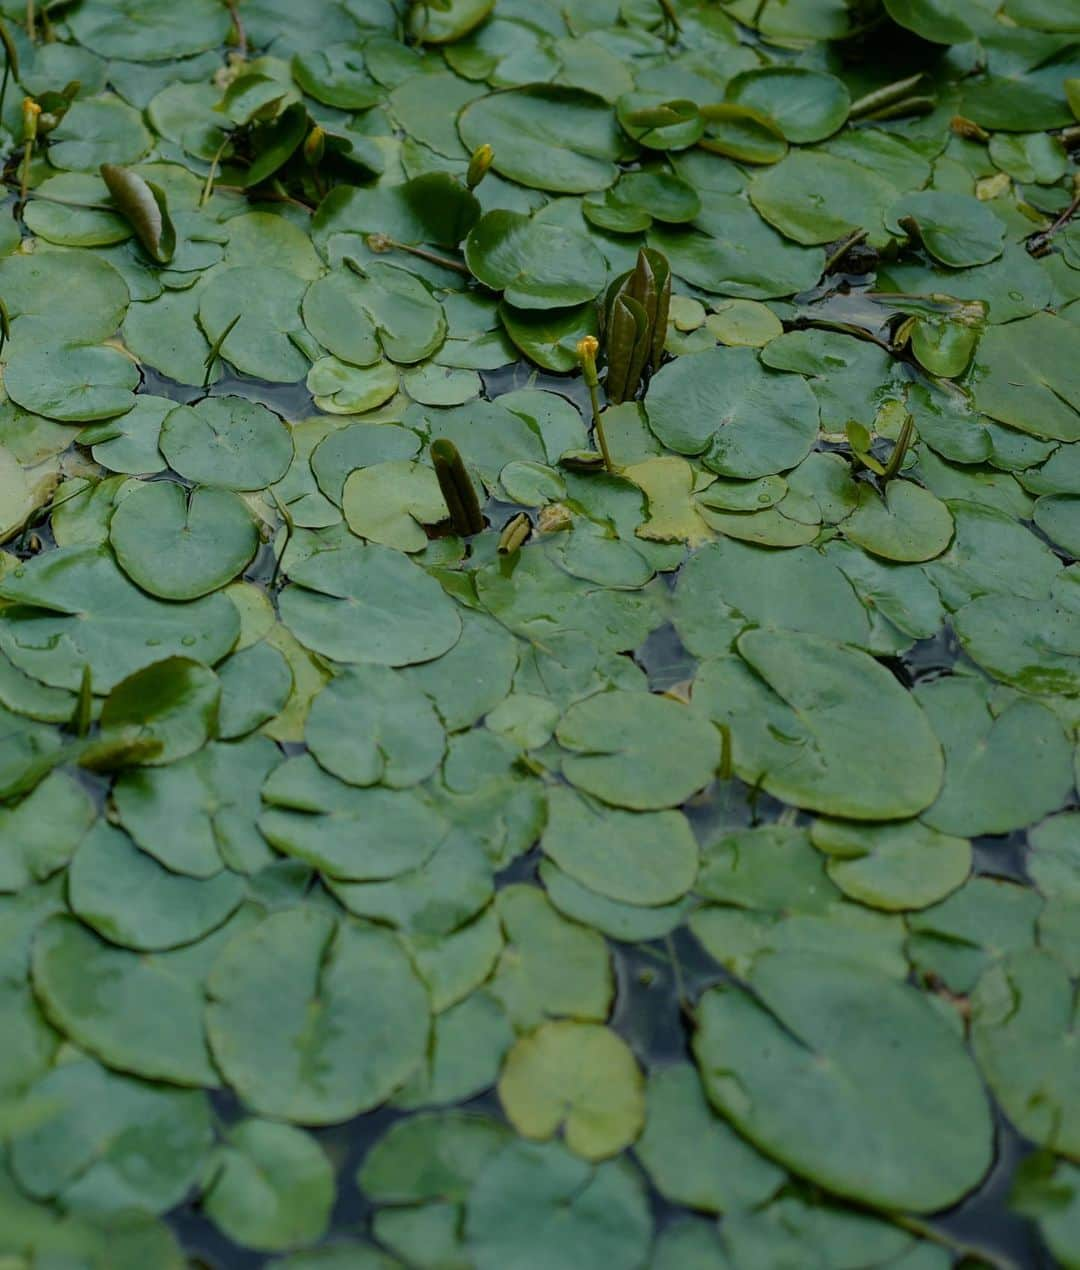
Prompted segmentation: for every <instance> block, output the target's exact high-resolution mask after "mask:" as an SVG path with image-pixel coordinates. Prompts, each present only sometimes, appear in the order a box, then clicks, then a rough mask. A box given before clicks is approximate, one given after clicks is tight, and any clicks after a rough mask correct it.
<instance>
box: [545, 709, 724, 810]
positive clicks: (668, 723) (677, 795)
mask: <svg viewBox="0 0 1080 1270" xmlns="http://www.w3.org/2000/svg"><path fill="white" fill-rule="evenodd" d="M556 736H557V738H558V741H559V744H560V745H561V746H562V747H563V749H565V750H570V751H571V752H572V754H571V757H568V758H565V759H563V763H562V770H563V775H564V776H565V777H566V779H567V780H568V781H569V782H570V783H571V785H574V786H575V787H576V788H578V789H580V790H582V791H583V792H585V793H587V794H592V795H593V796H594V797H597V798H601V799H603V801H604V802H607V803H611V804H613V805H614V806H617V807H629V808H632V809H634V810H636V811H656V810H659V809H660V808H663V807H676V806H678V805H679V804H681V803H684V802H685V801H686V800H687V799H688V798H689V797H690V796H691V795H692V794H694V793H696V792H697V791H698V790H699V789H701V788H703V787H704V786H705V785H707V784H708V783H709V781H710V780H712V778H713V776H714V774H715V772H716V769H717V767H718V765H719V762H720V737H719V734H718V733H717V731H716V729H715V728H714V727H713V726H712V725H711V724H710V723H709V722H708V721H707V720H706V719H704V718H702V717H700V716H698V715H695V714H694V713H693V712H692V711H690V710H689V709H687V707H686V706H683V705H681V704H680V703H679V702H677V701H674V700H672V699H670V698H665V697H658V696H653V695H651V694H648V695H644V696H643V695H642V694H640V693H635V692H613V693H606V692H605V693H598V694H597V695H596V696H594V697H588V698H587V699H586V700H585V701H579V702H578V703H577V704H576V705H573V706H571V707H570V709H569V710H568V711H567V712H566V714H565V715H563V717H562V720H561V722H560V723H559V726H558V728H557V729H556Z"/></svg>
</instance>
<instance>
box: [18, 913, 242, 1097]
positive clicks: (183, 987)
mask: <svg viewBox="0 0 1080 1270" xmlns="http://www.w3.org/2000/svg"><path fill="white" fill-rule="evenodd" d="M218 943H219V941H218V940H204V941H203V942H202V943H199V944H196V945H193V946H192V947H190V948H185V949H182V950H180V951H179V952H173V953H165V954H160V953H159V954H154V955H147V954H146V953H135V952H132V951H129V950H128V949H126V948H116V947H114V946H113V945H112V944H110V943H107V942H105V941H104V940H102V939H100V938H98V937H97V936H96V935H95V934H94V933H93V932H92V931H89V930H87V929H86V927H84V926H82V925H80V924H79V923H78V922H77V921H75V920H74V919H73V918H70V917H66V916H64V915H63V914H61V915H58V916H56V917H53V918H50V919H49V921H47V922H45V923H44V924H43V925H42V926H41V928H40V929H39V931H38V933H37V936H36V938H35V941H34V952H33V979H34V988H35V991H36V992H37V994H38V997H39V998H40V1000H41V1001H42V1002H43V1003H44V1006H45V1009H46V1011H47V1012H48V1014H49V1017H51V1018H52V1019H54V1020H55V1022H56V1024H57V1026H58V1027H61V1028H63V1030H64V1032H65V1034H67V1035H69V1036H71V1037H72V1038H73V1039H75V1040H77V1042H78V1043H79V1044H80V1045H81V1046H82V1047H83V1048H84V1049H86V1050H87V1051H89V1052H90V1053H92V1054H94V1055H95V1056H96V1057H98V1058H99V1059H101V1061H102V1062H103V1063H106V1064H107V1065H108V1066H109V1067H112V1068H114V1069H117V1070H119V1071H122V1072H129V1073H134V1074H136V1075H138V1076H141V1077H145V1078H146V1079H148V1080H164V1081H168V1082H170V1083H171V1084H176V1085H185V1086H193V1087H194V1088H196V1089H200V1088H202V1087H209V1088H214V1087H216V1086H217V1085H218V1084H219V1083H220V1081H219V1077H218V1075H217V1072H216V1071H215V1069H214V1066H213V1064H212V1063H211V1061H210V1053H209V1050H208V1049H207V1045H206V1038H205V1036H204V1034H203V1026H202V1013H203V1006H204V1001H203V991H202V981H203V979H204V978H205V975H206V971H207V970H208V969H209V965H210V962H211V961H212V959H213V956H214V954H215V953H216V951H217V949H218ZM88 1002H92V1007H91V1008H89V1009H88V1008H87V1003H88Z"/></svg>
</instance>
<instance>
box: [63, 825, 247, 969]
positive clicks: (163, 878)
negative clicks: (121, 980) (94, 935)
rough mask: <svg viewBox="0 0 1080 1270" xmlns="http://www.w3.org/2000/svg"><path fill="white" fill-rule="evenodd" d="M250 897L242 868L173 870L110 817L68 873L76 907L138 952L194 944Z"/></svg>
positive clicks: (71, 899)
mask: <svg viewBox="0 0 1080 1270" xmlns="http://www.w3.org/2000/svg"><path fill="white" fill-rule="evenodd" d="M243 898H244V887H243V883H242V882H241V880H240V879H239V878H238V877H237V876H236V875H235V874H233V873H229V872H227V871H225V870H223V871H221V872H220V873H218V874H216V875H215V876H213V877H209V878H206V879H202V878H192V877H185V876H184V874H182V873H172V872H170V871H169V870H168V869H166V868H164V867H162V865H161V864H159V863H158V861H157V860H155V859H154V857H153V856H151V855H148V854H146V853H144V852H142V851H140V850H139V849H138V847H136V846H135V844H134V843H133V842H132V841H131V839H130V838H129V837H128V836H127V834H125V833H124V832H123V831H122V830H120V829H115V828H113V826H112V825H110V824H108V822H107V821H104V820H101V821H98V823H97V824H96V825H95V826H94V828H93V829H91V831H90V832H89V833H88V834H87V835H86V837H85V838H84V839H83V840H82V842H81V843H80V845H79V849H78V851H77V852H76V853H75V858H74V860H72V862H71V868H70V871H69V873H68V901H69V903H70V905H71V908H72V911H73V912H74V913H75V914H76V915H77V916H78V917H79V918H80V919H81V920H82V921H84V922H85V923H86V924H87V925H88V926H92V927H93V928H94V929H95V930H96V931H97V932H98V934H99V935H102V936H104V938H105V939H107V940H109V941H110V942H111V943H113V944H118V945H119V946H120V947H122V948H132V949H135V950H136V951H138V952H160V951H163V950H164V949H168V948H177V947H180V946H181V945H183V944H192V943H195V941H196V940H199V939H201V938H202V937H203V936H204V935H207V934H209V932H210V931H212V930H214V929H216V928H217V927H218V926H221V925H222V923H223V922H225V921H226V920H227V918H228V917H229V916H230V915H231V914H232V912H233V911H234V910H235V909H236V907H237V905H238V904H239V903H240V901H241V900H242V899H243Z"/></svg>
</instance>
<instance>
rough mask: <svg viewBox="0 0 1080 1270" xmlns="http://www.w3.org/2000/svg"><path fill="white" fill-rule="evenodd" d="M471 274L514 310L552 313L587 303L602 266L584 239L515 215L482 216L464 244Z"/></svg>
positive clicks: (596, 286)
mask: <svg viewBox="0 0 1080 1270" xmlns="http://www.w3.org/2000/svg"><path fill="white" fill-rule="evenodd" d="M465 260H466V262H467V264H468V266H469V268H470V269H471V270H472V272H473V274H474V276H475V277H476V278H477V279H478V280H479V281H480V282H482V283H483V284H484V286H486V287H490V288H491V289H492V290H493V291H502V292H503V294H504V296H505V298H506V302H507V303H508V304H512V305H514V306H515V307H516V308H519V309H557V308H565V307H567V306H569V305H574V304H582V303H584V302H585V301H586V300H591V299H592V298H593V296H595V295H596V294H597V292H598V291H599V290H600V289H601V288H602V287H603V285H604V282H605V280H606V277H607V268H606V265H605V262H604V258H603V256H602V255H601V254H600V251H599V249H598V248H597V247H595V246H594V245H593V243H592V241H591V240H590V239H589V237H588V235H586V234H584V233H581V232H580V231H577V230H573V229H567V228H564V227H563V226H561V225H555V224H551V223H549V222H547V221H539V220H530V218H529V217H528V216H523V215H521V214H520V213H517V212H507V211H495V212H488V214H487V215H486V216H484V217H482V218H481V219H480V220H479V221H478V222H477V223H476V224H475V225H474V226H473V228H472V229H471V230H470V232H469V236H468V238H466V240H465Z"/></svg>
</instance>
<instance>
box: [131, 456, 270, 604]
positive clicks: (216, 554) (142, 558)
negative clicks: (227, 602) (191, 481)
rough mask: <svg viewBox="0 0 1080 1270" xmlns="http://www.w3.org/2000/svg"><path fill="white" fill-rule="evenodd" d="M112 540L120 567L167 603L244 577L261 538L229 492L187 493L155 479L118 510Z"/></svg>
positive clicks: (211, 589) (213, 490)
mask: <svg viewBox="0 0 1080 1270" xmlns="http://www.w3.org/2000/svg"><path fill="white" fill-rule="evenodd" d="M109 541H110V543H111V544H112V548H113V551H114V552H115V553H116V559H117V561H118V563H119V564H120V567H121V568H122V569H123V570H124V572H125V573H126V574H127V575H128V577H129V578H130V579H131V580H132V582H135V583H137V584H138V585H139V586H140V587H141V588H142V589H143V590H144V591H148V592H149V593H150V594H151V595H156V596H158V597H159V598H161V599H163V600H194V599H197V598H198V597H199V596H201V595H208V594H209V593H210V592H211V591H216V590H218V588H219V587H222V586H224V585H225V584H226V583H227V582H229V581H231V579H233V578H234V577H236V575H237V574H238V573H241V572H242V571H243V570H244V569H245V568H246V566H247V565H248V564H250V562H251V558H252V557H253V556H254V554H255V552H256V550H257V548H258V545H259V535H258V532H257V531H256V528H255V523H254V521H253V520H252V519H251V514H250V512H249V511H248V510H247V508H246V507H245V506H244V504H243V502H242V500H241V499H240V498H238V497H237V495H235V494H233V493H230V492H229V491H228V490H221V489H195V490H191V491H190V492H188V491H185V490H184V489H183V487H182V486H180V485H176V484H173V483H172V482H170V481H152V482H147V483H146V484H143V485H140V486H138V488H137V489H135V490H133V491H132V492H131V493H130V494H129V495H128V496H127V497H126V498H125V499H124V501H123V502H122V503H120V505H119V506H118V507H117V509H116V511H115V512H113V516H112V520H111V522H110V525H109Z"/></svg>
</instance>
